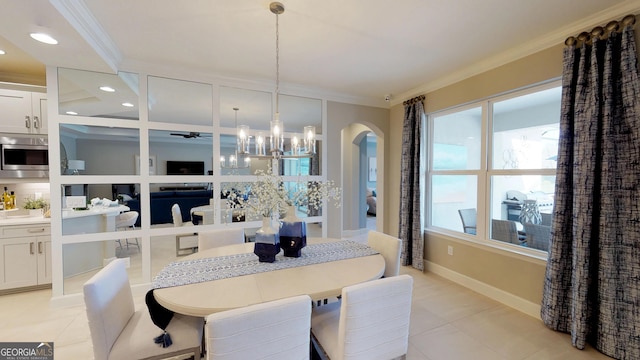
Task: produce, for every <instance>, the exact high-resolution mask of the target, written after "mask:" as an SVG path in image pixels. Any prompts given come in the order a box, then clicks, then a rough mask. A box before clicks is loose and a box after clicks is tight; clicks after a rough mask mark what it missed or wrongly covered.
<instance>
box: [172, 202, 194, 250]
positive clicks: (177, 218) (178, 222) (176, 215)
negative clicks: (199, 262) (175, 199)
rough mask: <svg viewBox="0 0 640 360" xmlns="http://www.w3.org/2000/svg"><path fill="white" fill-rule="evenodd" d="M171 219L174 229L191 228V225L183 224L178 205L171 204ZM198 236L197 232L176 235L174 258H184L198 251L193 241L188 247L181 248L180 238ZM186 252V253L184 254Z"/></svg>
mask: <svg viewBox="0 0 640 360" xmlns="http://www.w3.org/2000/svg"><path fill="white" fill-rule="evenodd" d="M171 218H172V219H173V226H174V227H187V228H189V227H192V226H193V224H192V223H185V222H183V221H182V211H181V210H180V205H178V204H173V205H172V206H171ZM196 236H198V233H197V232H189V233H183V234H176V256H184V255H189V254H192V253H194V252H196V251H197V250H198V245H197V243H196V242H195V241H194V242H192V243H189V245H188V246H182V238H189V237H196ZM185 251H186V252H185Z"/></svg>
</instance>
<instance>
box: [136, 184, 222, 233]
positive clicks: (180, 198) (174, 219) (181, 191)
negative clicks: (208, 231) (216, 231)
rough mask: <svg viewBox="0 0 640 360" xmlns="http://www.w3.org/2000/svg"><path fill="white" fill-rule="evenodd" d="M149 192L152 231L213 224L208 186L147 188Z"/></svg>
mask: <svg viewBox="0 0 640 360" xmlns="http://www.w3.org/2000/svg"><path fill="white" fill-rule="evenodd" d="M150 189H151V193H150V194H149V202H150V209H151V227H161V226H166V225H171V226H183V225H184V224H189V223H191V224H192V225H201V224H205V225H210V224H213V223H214V219H215V209H214V207H213V205H212V204H213V190H212V189H213V187H212V184H211V183H162V184H150ZM143 198H144V197H143ZM187 232H189V231H187Z"/></svg>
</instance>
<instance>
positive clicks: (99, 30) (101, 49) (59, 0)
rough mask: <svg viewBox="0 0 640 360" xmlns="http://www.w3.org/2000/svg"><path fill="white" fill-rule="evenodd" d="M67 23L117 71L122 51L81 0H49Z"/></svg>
mask: <svg viewBox="0 0 640 360" xmlns="http://www.w3.org/2000/svg"><path fill="white" fill-rule="evenodd" d="M49 2H50V3H51V5H53V7H55V8H56V10H58V12H59V13H60V15H62V16H63V17H64V18H65V19H66V20H67V21H68V22H69V24H70V25H71V26H72V27H73V28H74V29H75V30H76V31H77V32H78V34H80V36H82V38H83V39H84V40H85V41H86V42H87V43H88V44H89V45H90V46H91V47H92V48H93V49H94V50H95V52H96V53H97V54H98V56H100V58H102V60H104V62H105V63H106V64H107V66H109V68H111V70H113V72H117V71H118V66H119V65H120V63H121V62H122V53H121V52H120V49H118V47H117V46H116V44H115V43H114V42H113V40H111V37H109V35H107V33H106V31H105V30H104V28H103V27H102V26H101V25H100V23H98V22H97V21H96V18H95V17H94V16H93V14H91V11H89V9H87V7H86V6H85V4H84V2H83V1H82V0H49Z"/></svg>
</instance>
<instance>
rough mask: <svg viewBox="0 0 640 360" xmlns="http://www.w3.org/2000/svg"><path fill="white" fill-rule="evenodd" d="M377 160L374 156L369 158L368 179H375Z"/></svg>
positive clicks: (376, 176)
mask: <svg viewBox="0 0 640 360" xmlns="http://www.w3.org/2000/svg"><path fill="white" fill-rule="evenodd" d="M377 178H378V161H377V159H376V158H375V157H370V158H369V181H377Z"/></svg>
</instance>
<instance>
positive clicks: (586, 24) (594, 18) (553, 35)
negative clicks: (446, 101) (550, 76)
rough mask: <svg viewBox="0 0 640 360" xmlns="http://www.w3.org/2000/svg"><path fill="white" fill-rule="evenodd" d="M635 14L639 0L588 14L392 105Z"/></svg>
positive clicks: (399, 97)
mask: <svg viewBox="0 0 640 360" xmlns="http://www.w3.org/2000/svg"><path fill="white" fill-rule="evenodd" d="M638 13H640V0H633V1H625V2H623V3H620V4H618V5H615V6H612V7H610V8H607V9H605V10H603V11H601V12H598V13H595V14H593V15H591V16H588V17H586V18H584V19H581V20H579V21H576V22H573V23H571V24H568V25H566V26H564V27H561V28H559V29H556V30H554V31H552V32H550V33H548V34H546V35H543V36H540V37H538V38H535V39H533V40H531V41H528V42H525V43H522V44H521V45H519V46H516V47H514V48H511V49H509V50H507V51H504V52H502V53H499V54H497V55H494V56H491V57H489V58H487V59H485V60H483V61H480V62H478V63H476V64H474V65H472V66H469V67H466V68H464V69H461V70H459V71H456V72H454V73H452V74H449V75H446V76H443V77H441V78H439V79H436V80H434V81H430V82H428V83H426V84H424V85H422V86H419V87H417V88H414V89H411V90H408V91H406V92H404V93H402V94H399V95H397V96H395V95H394V98H395V99H393V100H392V101H391V106H394V105H397V104H401V103H402V102H403V101H405V100H407V99H410V98H413V97H415V96H418V95H423V94H427V93H429V92H432V91H435V90H438V89H441V88H443V87H445V86H449V85H452V84H455V83H457V82H460V81H462V80H465V79H468V78H470V77H472V76H475V75H478V74H482V73H484V72H487V71H489V70H492V69H495V68H497V67H499V66H502V65H505V64H508V63H510V62H513V61H516V60H519V59H521V58H524V57H526V56H529V55H532V54H535V53H537V52H539V51H542V50H545V49H548V48H550V47H553V46H556V45H558V44H563V43H564V41H565V39H566V38H568V37H569V36H574V35H576V34H579V33H580V32H582V31H585V29H587V30H590V29H591V28H593V27H595V26H598V25H603V24H606V23H607V22H609V21H611V20H620V18H621V17H623V16H625V15H628V14H638Z"/></svg>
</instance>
